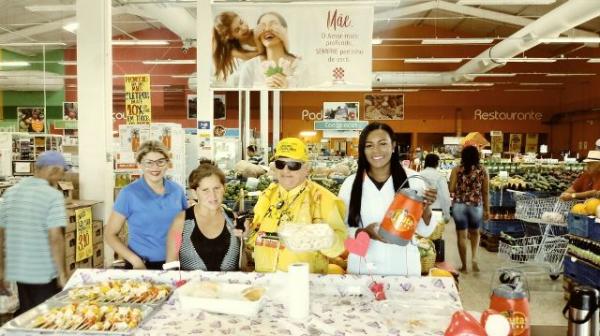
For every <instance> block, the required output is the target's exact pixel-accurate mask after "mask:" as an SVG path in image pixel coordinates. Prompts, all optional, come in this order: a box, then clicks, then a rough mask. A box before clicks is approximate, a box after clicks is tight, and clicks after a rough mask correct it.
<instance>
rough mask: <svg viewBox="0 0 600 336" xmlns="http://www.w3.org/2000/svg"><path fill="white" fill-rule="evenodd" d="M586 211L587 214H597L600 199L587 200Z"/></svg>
mask: <svg viewBox="0 0 600 336" xmlns="http://www.w3.org/2000/svg"><path fill="white" fill-rule="evenodd" d="M584 205H585V212H586V214H587V215H590V216H593V215H595V214H596V209H597V208H598V206H600V199H597V198H589V199H587V200H586V201H585V203H584Z"/></svg>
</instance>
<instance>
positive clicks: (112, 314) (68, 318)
mask: <svg viewBox="0 0 600 336" xmlns="http://www.w3.org/2000/svg"><path fill="white" fill-rule="evenodd" d="M142 318H143V314H142V311H141V310H140V309H139V308H135V307H119V306H114V305H99V304H97V303H95V302H87V301H86V302H82V303H71V304H68V305H65V306H62V307H56V308H52V309H50V310H49V311H48V312H46V313H45V314H43V315H40V316H38V317H36V318H35V319H34V320H33V321H32V323H31V326H30V327H32V328H41V329H60V330H94V331H124V330H128V329H133V328H135V327H137V326H138V325H139V324H140V322H141V321H142Z"/></svg>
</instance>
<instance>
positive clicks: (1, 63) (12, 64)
mask: <svg viewBox="0 0 600 336" xmlns="http://www.w3.org/2000/svg"><path fill="white" fill-rule="evenodd" d="M30 65H31V64H29V62H25V61H0V66H1V67H26V66H30Z"/></svg>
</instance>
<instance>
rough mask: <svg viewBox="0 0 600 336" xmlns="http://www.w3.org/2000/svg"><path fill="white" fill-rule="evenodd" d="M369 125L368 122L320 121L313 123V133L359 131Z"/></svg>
mask: <svg viewBox="0 0 600 336" xmlns="http://www.w3.org/2000/svg"><path fill="white" fill-rule="evenodd" d="M368 124H369V122H368V121H343V120H320V121H315V131H325V130H350V131H361V130H362V129H363V128H365V127H366V126H367V125H368Z"/></svg>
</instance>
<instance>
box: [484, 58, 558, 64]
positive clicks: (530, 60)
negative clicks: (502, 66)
mask: <svg viewBox="0 0 600 336" xmlns="http://www.w3.org/2000/svg"><path fill="white" fill-rule="evenodd" d="M496 61H500V62H504V63H506V62H510V63H554V62H556V61H557V59H556V58H534V57H516V58H500V59H497V60H496Z"/></svg>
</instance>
